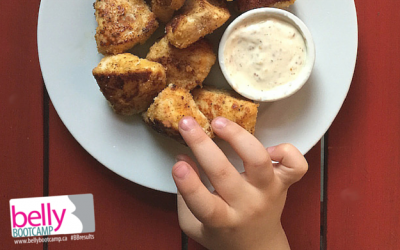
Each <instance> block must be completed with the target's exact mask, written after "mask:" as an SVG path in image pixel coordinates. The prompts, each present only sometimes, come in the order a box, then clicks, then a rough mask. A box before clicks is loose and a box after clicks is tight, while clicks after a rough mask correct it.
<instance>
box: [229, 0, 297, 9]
mask: <svg viewBox="0 0 400 250" xmlns="http://www.w3.org/2000/svg"><path fill="white" fill-rule="evenodd" d="M295 1H296V0H236V4H237V8H238V10H239V11H241V12H244V11H248V10H251V9H256V8H262V7H275V8H286V7H289V6H290V5H292V4H294V2H295Z"/></svg>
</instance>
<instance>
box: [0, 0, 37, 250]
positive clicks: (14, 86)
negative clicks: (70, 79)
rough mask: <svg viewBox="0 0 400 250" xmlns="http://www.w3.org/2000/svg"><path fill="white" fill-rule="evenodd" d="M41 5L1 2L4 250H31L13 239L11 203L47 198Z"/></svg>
mask: <svg viewBox="0 0 400 250" xmlns="http://www.w3.org/2000/svg"><path fill="white" fill-rule="evenodd" d="M39 2H40V1H39V0H33V1H27V2H25V1H1V4H0V9H1V10H2V14H1V15H0V23H1V25H0V34H2V35H1V37H0V48H1V49H0V58H1V60H0V76H1V78H0V79H1V91H0V100H1V101H0V102H1V105H0V138H1V142H0V165H1V175H0V180H1V181H0V190H1V196H0V235H1V236H2V237H1V239H2V243H1V247H0V248H2V249H21V248H24V249H26V248H27V246H26V245H16V244H14V241H13V240H14V239H15V238H12V237H11V227H10V226H11V222H10V209H9V200H10V199H13V198H25V197H38V196H42V194H43V172H42V170H43V167H42V164H43V126H42V125H43V113H42V93H43V81H42V76H41V72H40V68H39V62H38V56H37V44H36V25H37V13H38V9H39ZM30 248H31V249H42V248H43V246H42V245H41V244H38V245H32V246H30Z"/></svg>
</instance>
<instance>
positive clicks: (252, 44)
mask: <svg viewBox="0 0 400 250" xmlns="http://www.w3.org/2000/svg"><path fill="white" fill-rule="evenodd" d="M305 60H306V45H305V42H304V39H303V36H302V35H301V34H300V33H299V31H298V30H297V29H296V28H295V27H293V26H292V25H291V24H289V23H287V22H285V21H283V20H280V19H277V18H267V19H260V18H253V19H250V20H249V21H246V22H245V23H243V24H242V25H240V26H238V27H236V28H235V29H234V30H233V31H232V33H231V34H230V36H229V37H228V38H227V41H226V45H225V48H224V63H225V67H226V70H227V73H228V74H229V75H230V77H231V78H232V81H234V84H235V85H244V86H246V87H252V88H254V89H258V90H261V91H264V90H269V89H272V88H274V87H276V86H279V85H282V84H285V83H288V82H290V81H292V80H294V79H295V78H296V77H297V75H298V74H299V72H300V71H301V69H302V67H303V65H304V64H305Z"/></svg>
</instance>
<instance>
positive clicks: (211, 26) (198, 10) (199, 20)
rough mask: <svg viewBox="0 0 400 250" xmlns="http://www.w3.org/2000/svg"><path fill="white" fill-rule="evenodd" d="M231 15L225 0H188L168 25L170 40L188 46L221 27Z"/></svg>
mask: <svg viewBox="0 0 400 250" xmlns="http://www.w3.org/2000/svg"><path fill="white" fill-rule="evenodd" d="M229 17H230V13H229V10H228V9H227V7H226V4H225V1H224V0H187V1H186V2H185V4H184V5H183V7H182V8H181V10H180V14H179V15H177V16H175V17H174V18H173V19H172V20H171V22H169V23H168V24H167V26H166V28H165V29H166V32H167V38H168V40H169V42H170V43H171V44H172V45H174V46H175V47H177V48H180V49H182V48H186V47H188V46H189V45H190V44H192V43H195V42H196V41H198V40H199V39H200V38H202V37H204V36H205V35H207V34H210V33H212V32H213V31H214V30H216V29H217V28H219V27H221V26H222V25H223V24H224V23H225V22H226V21H227V20H228V19H229Z"/></svg>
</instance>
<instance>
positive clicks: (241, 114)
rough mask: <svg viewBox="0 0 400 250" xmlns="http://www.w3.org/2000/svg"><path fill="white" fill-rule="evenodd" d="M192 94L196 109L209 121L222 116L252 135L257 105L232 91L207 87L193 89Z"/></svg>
mask: <svg viewBox="0 0 400 250" xmlns="http://www.w3.org/2000/svg"><path fill="white" fill-rule="evenodd" d="M192 94H193V98H194V101H195V102H196V105H197V107H198V108H199V110H200V111H201V112H202V113H203V114H204V115H205V116H206V117H207V118H208V120H209V121H212V120H213V119H214V118H216V117H218V116H223V117H225V118H227V119H229V120H231V121H233V122H236V123H237V124H239V125H240V126H241V127H243V128H244V129H246V130H247V131H248V132H250V133H251V134H254V132H255V126H256V121H257V113H258V106H259V104H256V103H254V102H253V101H251V100H248V99H246V98H244V97H242V96H240V95H239V94H237V93H236V92H234V91H229V90H222V89H216V88H214V87H209V86H205V87H204V88H197V89H194V90H193V92H192Z"/></svg>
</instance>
